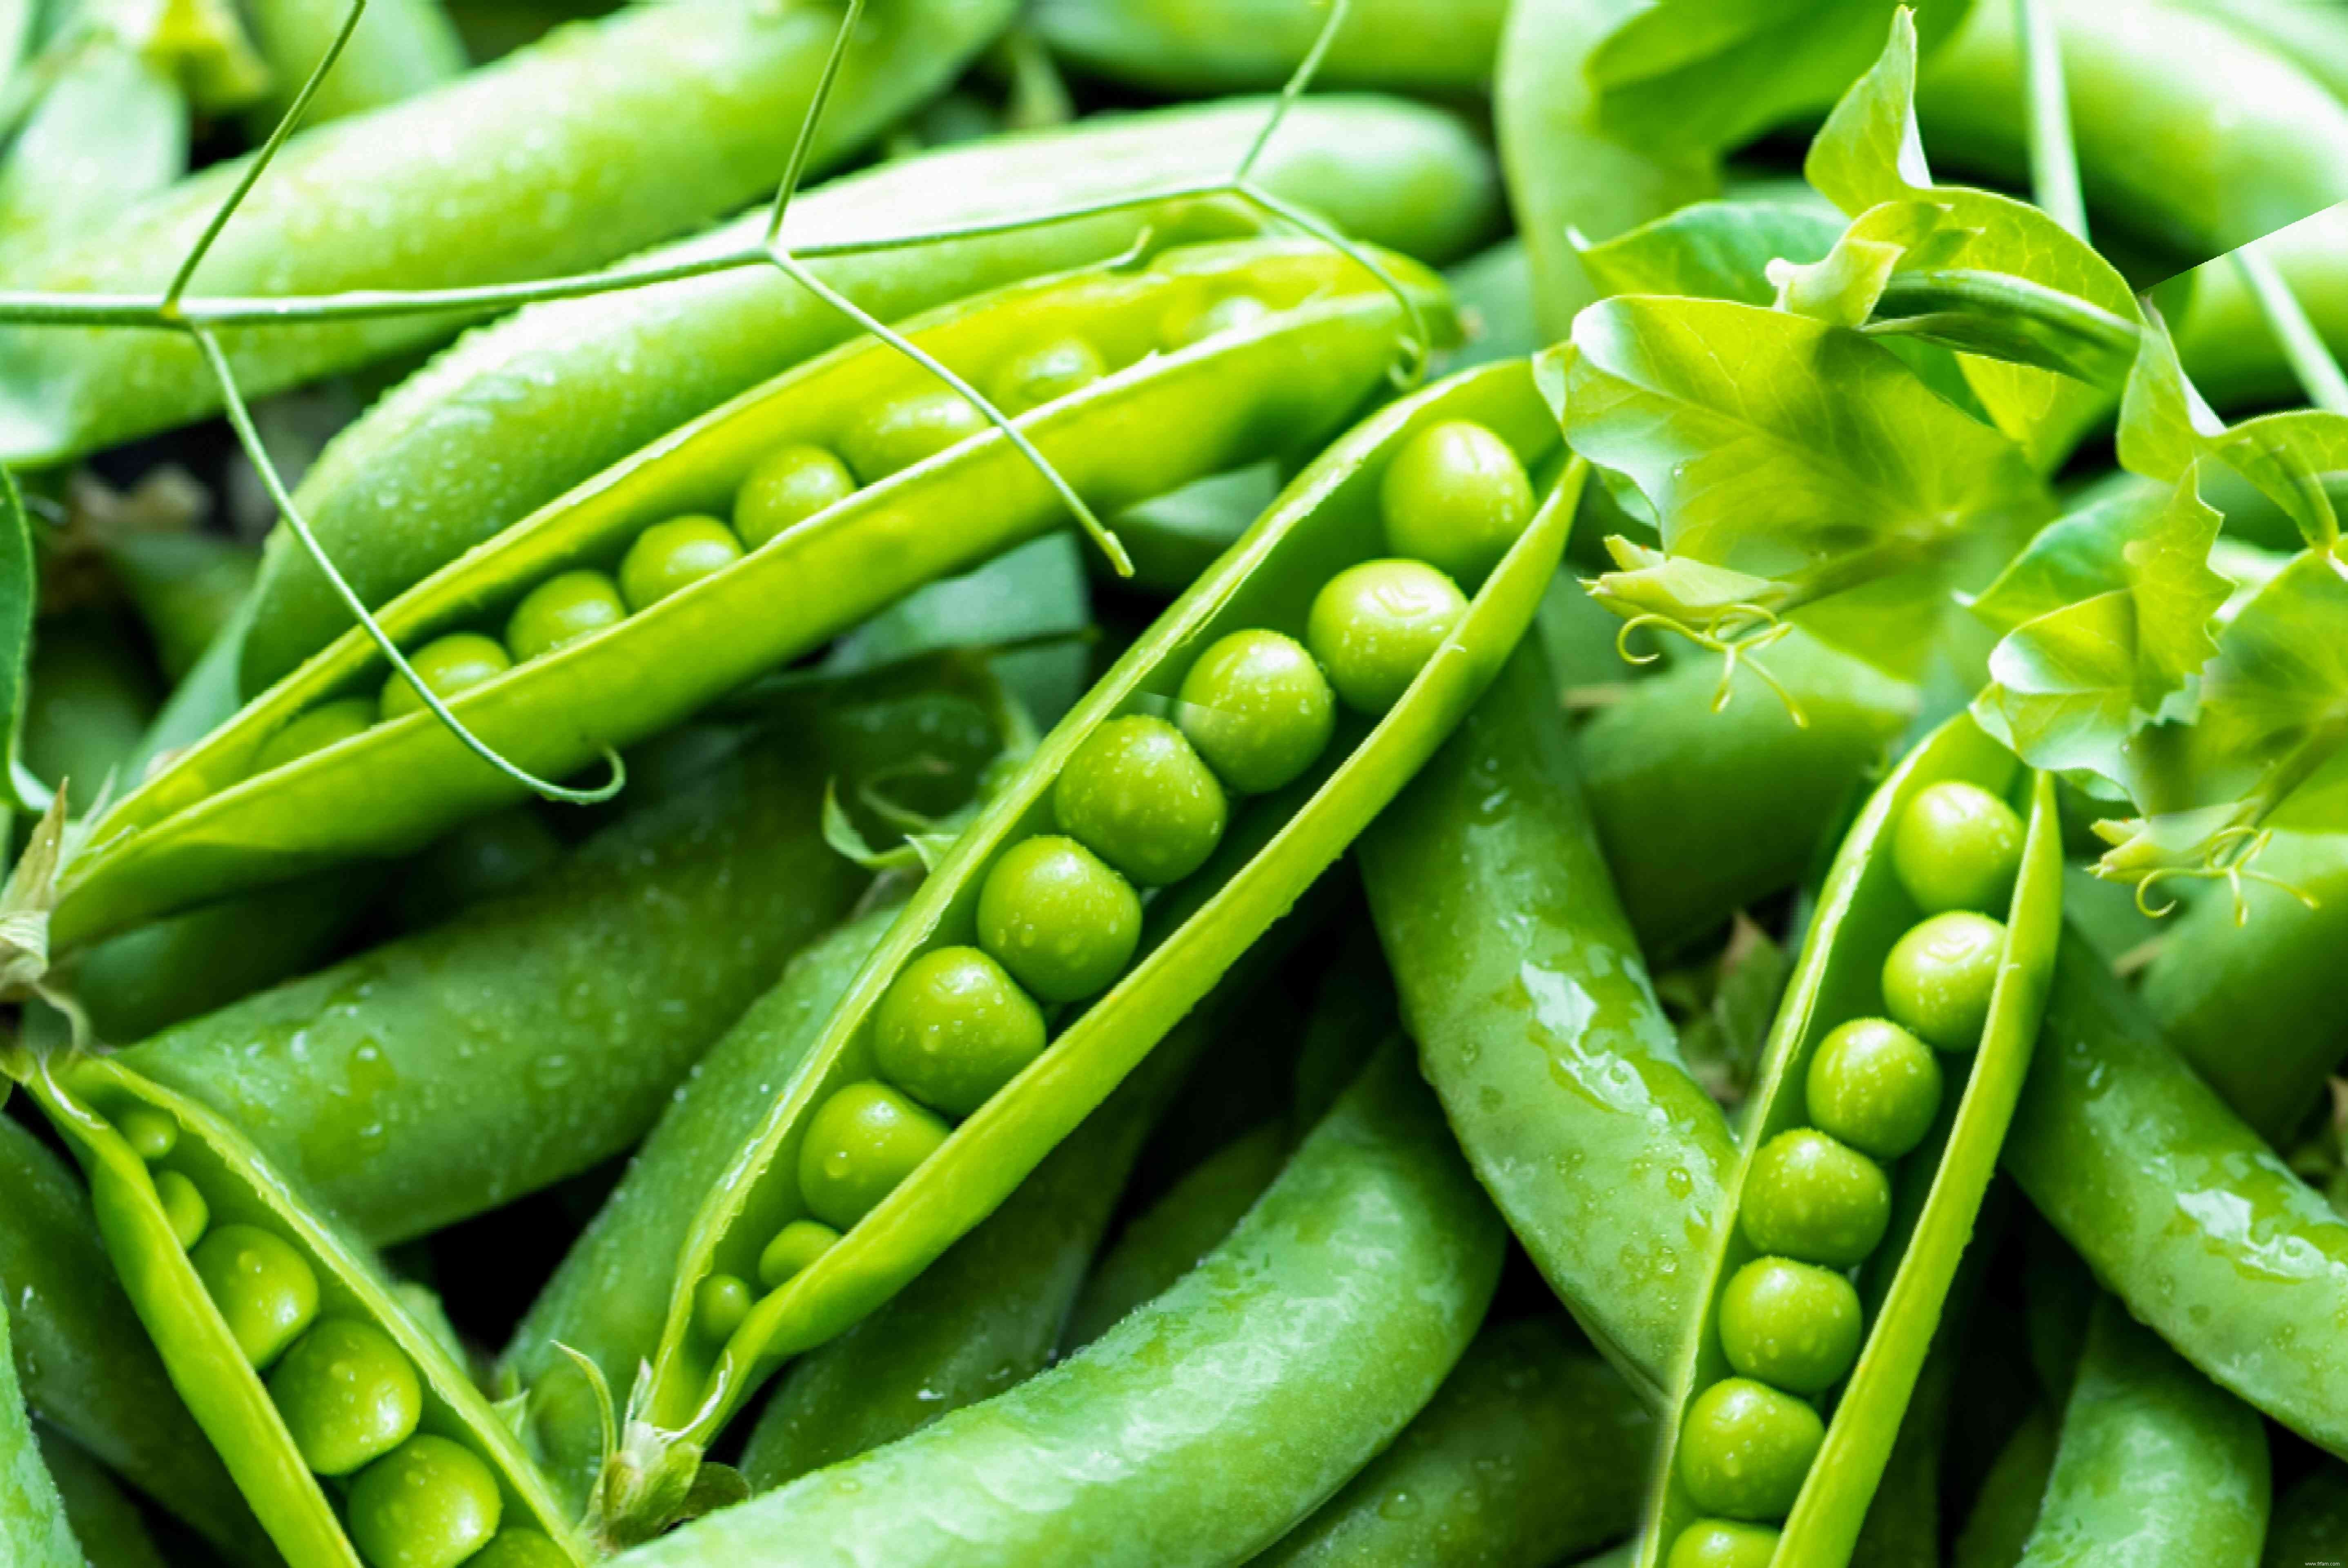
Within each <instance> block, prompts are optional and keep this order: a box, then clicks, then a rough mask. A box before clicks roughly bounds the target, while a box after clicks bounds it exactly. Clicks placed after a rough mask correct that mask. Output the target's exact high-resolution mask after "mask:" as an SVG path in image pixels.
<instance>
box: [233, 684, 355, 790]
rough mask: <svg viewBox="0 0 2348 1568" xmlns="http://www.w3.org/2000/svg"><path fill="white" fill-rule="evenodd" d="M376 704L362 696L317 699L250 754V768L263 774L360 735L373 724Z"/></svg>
mask: <svg viewBox="0 0 2348 1568" xmlns="http://www.w3.org/2000/svg"><path fill="white" fill-rule="evenodd" d="M375 721H376V704H375V703H373V702H368V701H367V700H366V698H365V697H344V698H340V699H337V700H336V701H335V702H321V703H319V704H318V705H317V706H316V707H314V708H313V709H311V710H310V711H309V712H306V713H304V714H303V715H302V716H301V717H300V718H298V719H296V720H294V721H293V723H290V724H288V725H286V726H285V727H284V728H283V729H282V730H280V731H278V732H277V733H275V734H273V735H272V736H270V737H269V739H268V740H267V741H265V742H263V744H262V747H261V749H260V750H259V751H258V752H255V753H253V756H252V771H253V772H254V773H257V774H265V773H267V772H268V771H269V770H270V769H272V768H282V767H283V766H284V765H285V764H288V763H294V762H299V761H301V760H302V759H303V758H304V757H306V756H308V755H309V754H310V753H312V752H323V751H324V750H325V749H326V748H327V747H328V746H332V745H336V744H339V743H342V742H344V741H347V740H349V739H350V738H351V737H352V736H353V735H363V734H365V733H367V731H369V730H371V729H373V728H374V727H375Z"/></svg>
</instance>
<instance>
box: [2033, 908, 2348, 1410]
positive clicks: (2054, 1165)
mask: <svg viewBox="0 0 2348 1568" xmlns="http://www.w3.org/2000/svg"><path fill="white" fill-rule="evenodd" d="M2004 1160H2005V1167H2006V1169H2007V1170H2008V1171H2010V1172H2011V1173H2013V1177H2014V1179H2015V1180H2016V1181H2018V1182H2019V1183H2021V1184H2022V1190H2023V1191H2024V1193H2026V1194H2029V1196H2030V1201H2031V1202H2032V1203H2033V1204H2036V1205H2037V1208H2038V1212H2039V1213H2040V1214H2044V1215H2045V1216H2046V1218H2047V1220H2048V1222H2049V1223H2051V1224H2052V1225H2054V1226H2055V1229H2056V1230H2058V1231H2060V1232H2061V1233H2062V1234H2063V1236H2064V1238H2065V1240H2067V1241H2068V1242H2069V1243H2070V1244H2071V1245H2072V1246H2073V1247H2074V1248H2075V1249H2076V1250H2077V1252H2078V1254H2079V1255H2080V1256H2081V1257H2083V1258H2085V1260H2086V1262H2087V1265H2088V1266H2089V1267H2090V1268H2092V1269H2093V1270H2094V1271H2095V1275H2096V1280H2097V1281H2098V1282H2099V1283H2101V1284H2102V1286H2104V1288H2105V1289H2106V1290H2108V1291H2110V1292H2112V1293H2113V1294H2114V1295H2116V1296H2118V1297H2119V1298H2120V1299H2121V1300H2122V1301H2124V1302H2126V1303H2127V1307H2128V1310H2129V1311H2131V1312H2133V1313H2135V1314H2136V1315H2137V1317H2138V1318H2139V1319H2140V1320H2142V1321H2143V1322H2144V1323H2146V1324H2147V1325H2148V1326H2150V1327H2152V1328H2153V1329H2154V1330H2155V1331H2156V1332H2157V1333H2158V1334H2159V1335H2160V1337H2162V1338H2164V1339H2166V1340H2168V1343H2169V1346H2170V1348H2173V1349H2175V1350H2176V1351H2177V1352H2178V1354H2179V1355H2181V1356H2183V1357H2184V1358H2186V1359H2187V1360H2188V1361H2190V1362H2191V1363H2192V1364H2193V1365H2194V1366H2195V1367H2197V1368H2199V1369H2200V1371H2201V1372H2202V1374H2203V1375H2204V1376H2206V1377H2208V1378H2209V1379H2210V1380H2211V1381H2213V1382H2215V1383H2217V1384H2218V1385H2219V1387H2220V1388H2223V1389H2228V1390H2230V1391H2231V1392H2232V1393H2233V1394H2235V1395H2236V1396H2237V1397H2239V1398H2240V1399H2242V1400H2243V1401H2244V1402H2246V1403H2248V1404H2250V1405H2251V1406H2253V1407H2255V1408H2257V1409H2260V1410H2263V1411H2265V1412H2266V1413H2267V1414H2268V1415H2270V1416H2272V1417H2273V1418H2274V1419H2276V1420H2279V1421H2281V1423H2282V1424H2283V1425H2285V1426H2287V1427H2289V1428H2291V1430H2294V1431H2296V1432H2298V1433H2299V1434H2300V1435H2301V1436H2302V1437H2305V1438H2306V1439H2308V1440H2310V1441H2312V1442H2314V1443H2317V1444H2319V1445H2321V1446H2322V1447H2323V1448H2325V1449H2328V1450H2331V1451H2332V1452H2333V1453H2335V1454H2337V1453H2348V1413H2344V1412H2348V1353H2343V1349H2342V1348H2341V1345H2340V1342H2339V1339H2338V1337H2337V1336H2336V1334H2335V1333H2334V1329H2335V1328H2336V1327H2337V1326H2338V1325H2339V1324H2341V1323H2343V1322H2348V1222H2343V1221H2342V1220H2341V1218H2340V1216H2339V1215H2337V1214H2333V1212H2332V1208H2331V1205H2330V1204H2327V1203H2325V1202H2324V1200H2323V1197H2322V1194H2318V1193H2316V1192H2314V1191H2312V1190H2311V1189H2310V1188H2309V1187H2308V1185H2307V1184H2305V1183H2304V1182H2302V1181H2301V1180H2300V1179H2299V1177H2298V1176H2297V1175H2296V1174H2294V1173H2292V1172H2291V1167H2290V1166H2289V1165H2287V1164H2285V1163H2283V1161H2282V1159H2281V1156H2280V1155H2278V1154H2277V1153H2275V1152H2274V1151H2273V1150H2272V1149H2271V1148H2270V1147H2269V1146H2268V1144H2267V1143H2266V1141H2265V1140H2264V1139H2262V1138H2260V1136H2259V1135H2258V1133H2257V1132H2255V1131H2253V1130H2252V1129H2251V1128H2250V1127H2249V1126H2248V1125H2246V1124H2245V1123H2244V1122H2242V1121H2241V1120H2240V1118H2239V1117H2237V1116H2236V1115H2235V1114H2234V1113H2233V1112H2231V1111H2229V1110H2228V1109H2227V1108H2226V1106H2225V1104H2224V1102H2221V1101H2220V1100H2219V1098H2218V1096H2217V1094H2216V1093H2215V1092H2214V1091H2212V1090H2211V1089H2210V1088H2209V1085H2208V1084H2206V1083H2204V1082H2202V1081H2201V1080H2200V1079H2199V1077H2197V1076H2195V1074H2194V1072H2193V1071H2192V1070H2191V1069H2190V1068H2188V1066H2186V1065H2185V1063H2184V1062H2183V1061H2181V1060H2179V1059H2178V1056H2177V1054H2176V1052H2175V1051H2173V1050H2170V1049H2169V1048H2168V1044H2167V1043H2166V1042H2165V1041H2164V1040H2162V1039H2161V1038H2160V1032H2159V1030H2158V1028H2157V1026H2156V1025H2155V1024H2154V1023H2153V1022H2152V1020H2150V1019H2148V1018H2147V1017H2146V1016H2145V1013H2144V1009H2143V1008H2142V1006H2141V1004H2140V1003H2138V1002H2137V999H2135V998H2134V997H2132V996H2130V995H2129V994H2128V992H2127V989H2125V988H2124V987H2122V985H2121V984H2120V982H2119V981H2118V980H2117V979H2115V978H2114V977H2113V976H2112V974H2111V972H2110V970H2109V969H2108V968H2107V967H2106V965H2105V964H2104V963H2103V962H2102V961H2101V960H2100V959H2098V958H2096V955H2095V954H2094V952H2093V951H2092V950H2091V949H2089V948H2087V947H2086V945H2085V942H2084V941H2083V940H2081V939H2079V938H2075V937H2074V938H2066V939H2065V943H2064V947H2063V955H2062V958H2061V961H2060V962H2059V963H2058V964H2057V965H2056V967H2055V986H2054V989H2053V991H2052V992H2051V994H2050V995H2049V997H2048V999H2047V1007H2046V1023H2045V1030H2044V1037H2043V1038H2042V1039H2041V1040H2040V1042H2039V1050H2038V1052H2037V1055H2036V1057H2035V1059H2034V1061H2033V1062H2032V1064H2031V1071H2030V1083H2029V1086H2028V1088H2027V1090H2026V1091H2025V1092H2024V1097H2023V1102H2022V1109H2021V1111H2020V1112H2018V1113H2017V1114H2016V1116H2015V1117H2014V1122H2013V1131H2012V1132H2011V1133H2010V1134H2009V1135H2008V1137H2007V1139H2006V1146H2005V1153H2004Z"/></svg>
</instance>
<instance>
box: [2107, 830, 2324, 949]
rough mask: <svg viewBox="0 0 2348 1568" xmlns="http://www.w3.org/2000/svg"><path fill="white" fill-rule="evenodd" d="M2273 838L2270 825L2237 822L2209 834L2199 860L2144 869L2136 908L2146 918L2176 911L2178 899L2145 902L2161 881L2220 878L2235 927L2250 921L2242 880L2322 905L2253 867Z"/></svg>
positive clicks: (2307, 903) (2309, 905)
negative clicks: (2158, 903) (2156, 903)
mask: <svg viewBox="0 0 2348 1568" xmlns="http://www.w3.org/2000/svg"><path fill="white" fill-rule="evenodd" d="M2273 842H2274V829H2272V828H2271V827H2250V826H2246V825H2238V826H2234V827H2229V828H2225V829H2223V830H2222V831H2220V832H2218V833H2216V834H2213V835H2210V838H2209V846H2208V849H2207V851H2206V852H2205V854H2204V855H2203V857H2202V859H2201V861H2200V862H2199V864H2198V865H2193V866H2155V867H2153V868H2152V869H2151V870H2149V871H2147V872H2146V873H2145V874H2144V876H2142V877H2140V878H2139V879H2138V880H2137V885H2136V907H2137V913H2139V914H2141V915H2143V916H2145V917H2147V918H2148V919H2154V920H2160V919H2166V918H2167V917H2169V916H2170V915H2173V914H2175V913H2176V912H2177V905H2178V901H2177V900H2176V899H2174V898H2171V899H2170V900H2169V901H2168V903H2166V904H2163V905H2161V906H2160V907H2158V908H2155V907H2153V906H2152V905H2151V903H2150V902H2149V898H2150V895H2151V893H2152V890H2153V888H2154V887H2155V886H2157V885H2158V884H2159V883H2162V882H2168V881H2178V880H2185V881H2194V882H2214V881H2219V880H2221V879H2222V880H2223V881H2224V882H2225V884H2226V887H2227V891H2228V892H2229V894H2230V896H2231V897H2232V898H2233V901H2234V924H2235V926H2236V927H2244V926H2248V925H2249V924H2250V898H2249V895H2248V893H2247V891H2246V890H2245V888H2244V886H2243V884H2245V883H2250V882H2255V883H2258V884H2260V885H2261V886H2268V887H2273V888H2276V889H2278V890H2280V891H2281V892H2284V893H2288V894H2290V895H2291V897H2293V898H2296V899H2298V900H2299V901H2300V903H2301V904H2302V905H2303V906H2305V907H2307V908H2309V909H2311V910H2312V909H2318V908H2321V907H2322V900H2320V899H2318V898H2317V897H2316V896H2315V895H2314V894H2312V893H2310V892H2309V891H2308V890H2307V889H2306V888H2304V887H2301V886H2296V885H2294V884H2292V883H2290V882H2286V881H2284V880H2283V879H2282V878H2281V877H2280V876H2272V875H2270V874H2269V873H2267V872H2264V871H2259V870H2255V869H2253V868H2252V866H2251V864H2250V863H2251V862H2252V861H2254V860H2256V859H2257V858H2258V857H2259V856H2260V855H2262V854H2264V853H2265V851H2266V847H2267V845H2270V844H2271V843H2273Z"/></svg>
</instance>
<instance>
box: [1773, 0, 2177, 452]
mask: <svg viewBox="0 0 2348 1568" xmlns="http://www.w3.org/2000/svg"><path fill="white" fill-rule="evenodd" d="M1916 48H1917V35H1916V28H1915V26H1914V24H1913V22H1912V21H1911V19H1910V17H1909V16H1908V15H1907V14H1906V13H1905V12H1902V13H1900V14H1899V15H1895V16H1894V17H1893V19H1892V24H1891V35H1890V41H1889V42H1888V43H1887V44H1886V45H1885V46H1884V49H1883V52H1882V54H1881V55H1880V56H1879V57H1878V58H1877V60H1876V62H1875V64H1874V66H1873V67H1871V68H1869V70H1868V71H1867V73H1866V74H1865V75H1864V76H1862V77H1859V79H1858V80H1857V81H1856V82H1854V83H1852V84H1851V87H1850V88H1849V91H1848V92H1846V93H1845V94H1844V95H1843V96H1842V98H1841V99H1840V101H1838V103H1837V104H1836V106H1835V108H1834V112H1833V113H1832V114H1830V115H1829V116H1828V118H1827V123H1826V125H1825V126H1824V127H1823V128H1821V129H1820V130H1819V132H1818V136H1817V137H1816V138H1814V139H1813V140H1812V141H1811V143H1810V149H1809V153H1808V156H1807V159H1805V160H1804V162H1803V166H1802V168H1803V173H1804V174H1805V175H1806V176H1807V178H1808V179H1809V181H1810V183H1811V185H1812V186H1814V187H1815V188H1816V189H1817V190H1818V192H1819V193H1820V194H1821V195H1823V196H1825V197H1826V198H1827V199H1828V200H1830V201H1832V202H1834V203H1835V205H1836V206H1838V207H1839V208H1841V209H1842V210H1843V211H1845V212H1846V213H1848V214H1849V215H1850V216H1851V218H1852V219H1853V220H1855V222H1856V221H1859V220H1866V216H1867V215H1868V214H1869V212H1870V211H1871V210H1874V209H1877V208H1879V207H1883V206H1885V205H1886V204H1894V203H1900V202H1914V201H1924V202H1930V203H1931V204H1933V205H1935V206H1938V207H1940V208H1942V209H1944V210H1945V212H1946V217H1945V219H1944V225H1945V229H1946V231H1948V232H1949V233H1951V234H1952V235H1957V236H1961V238H1960V239H1958V240H1956V241H1954V242H1944V243H1940V244H1936V245H1934V246H1932V247H1931V248H1930V249H1927V250H1921V251H1917V252H1915V253H1914V254H1913V255H1912V256H1910V257H1904V258H1902V259H1901V260H1900V261H1899V262H1898V263H1897V264H1896V266H1895V268H1894V272H1896V274H1897V275H1896V277H1887V279H1886V280H1885V287H1884V290H1883V291H1882V293H1883V297H1884V299H1885V301H1886V302H1895V304H1896V308H1895V309H1894V310H1893V311H1892V312H1891V313H1890V318H1889V319H1888V320H1884V321H1879V322H1878V323H1874V326H1873V328H1872V330H1876V331H1882V332H1898V333H1910V334H1921V335H1927V336H1928V337H1930V338H1931V341H1936V342H1940V343H1943V344H1945V345H1946V346H1949V347H1952V348H1956V349H1960V350H1964V351H1967V352H1965V353H1964V354H1962V357H1961V359H1960V361H1959V364H1961V365H1962V368H1963V371H1964V375H1965V379H1966V381H1967V383H1968V384H1971V386H1972V389H1973V391H1974V393H1975V395H1977V396H1978V397H1979V399H1980V401H1981V404H1982V407H1983V408H1985V409H1986V410H1987V411H1988V413H1989V415H1990V416H1991V418H1992V419H1993V421H1995V423H1996V425H1997V426H1998V428H1999V429H2001V430H2003V431H2004V432H2005V433H2006V434H2007V435H2008V436H2012V437H2013V439H2014V440H2016V441H2018V442H2020V443H2022V444H2023V445H2024V447H2025V449H2027V450H2028V451H2029V453H2030V455H2031V457H2032V460H2033V461H2034V462H2035V463H2037V464H2038V465H2039V466H2041V467H2042V468H2049V467H2052V466H2054V465H2055V463H2057V462H2059V461H2060V460H2061V458H2062V456H2064V455H2065V453H2067V452H2068V451H2069V450H2070V447H2071V446H2072V445H2073V444H2074V443H2075V441H2076V439H2077V438H2078V436H2079V435H2080V434H2082V433H2083V431H2084V430H2085V427H2086V425H2088V424H2089V423H2090V422H2091V421H2092V420H2093V419H2094V418H2095V417H2096V415H2097V414H2098V413H2099V412H2100V410H2101V409H2102V408H2103V406H2104V405H2105V402H2106V392H2105V390H2104V389H2103V388H2101V387H2099V386H2097V385H2092V384H2082V383H2081V381H2080V380H2079V379H2078V377H2079V376H2080V375H2082V374H2085V376H2086V377H2087V378H2088V380H2089V381H2103V380H2108V379H2115V378H2116V377H2117V376H2118V375H2119V374H2123V373H2124V372H2125V371H2126V369H2127V353H2128V348H2129V346H2130V341H2131V329H2132V328H2133V327H2134V325H2135V323H2137V321H2138V319H2139V318H2140V311H2139V308H2138V306H2137V302H2136V297H2135V295H2134V294H2133V293H2132V292H2130V291H2129V289H2128V286H2127V280H2126V279H2124V278H2122V277H2121V276H2120V274H2119V272H2117V270H2116V269H2115V268H2114V267H2113V266H2112V265H2111V263H2109V262H2108V261H2105V260H2104V259H2103V258H2102V257H2101V256H2100V255H2098V254H2096V251H2095V250H2094V249H2093V248H2092V247H2091V246H2089V245H2088V244H2086V243H2085V241H2082V240H2080V239H2079V238H2078V237H2076V236H2075V235H2074V234H2072V233H2070V232H2069V231H2066V230H2065V229H2064V228H2063V226H2062V225H2061V224H2059V223H2057V222H2055V220H2054V219H2052V218H2050V217H2048V216H2047V215H2046V214H2045V213H2044V212H2041V211H2040V210H2038V209H2036V208H2034V207H2032V206H2030V205H2029V204H2028V203H2026V202H2022V201H2016V200H2013V199H2012V198H2011V197H2005V196H2000V195H1998V194H1996V193H1995V192H1993V191H1987V190H1973V189H1972V188H1971V187H1967V186H1960V185H1942V184H1940V183H1938V182H1937V181H1935V180H1934V179H1933V178H1932V174H1931V165H1930V163H1929V162H1928V161H1927V159H1926V158H1925V155H1924V145H1923V138H1922V136H1921V133H1920V131H1919V129H1918V126H1917V120H1916V106H1915V87H1916ZM2033 285H2034V286H2033ZM1992 354H1995V355H1996V357H1991V355H1992ZM2066 373H2067V374H2066Z"/></svg>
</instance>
